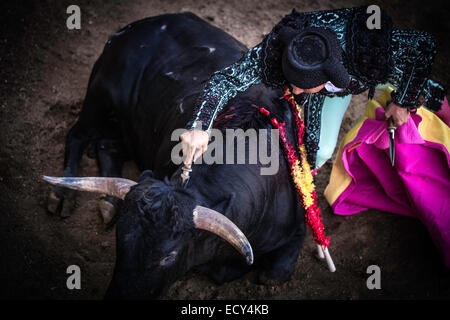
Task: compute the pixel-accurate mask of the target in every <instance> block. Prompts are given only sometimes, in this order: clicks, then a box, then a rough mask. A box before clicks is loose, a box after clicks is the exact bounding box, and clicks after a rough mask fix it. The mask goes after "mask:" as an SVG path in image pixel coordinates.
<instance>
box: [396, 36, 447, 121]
mask: <svg viewBox="0 0 450 320" xmlns="http://www.w3.org/2000/svg"><path fill="white" fill-rule="evenodd" d="M391 50H392V59H393V65H394V68H393V70H392V73H391V76H390V79H389V82H390V83H391V84H392V85H394V86H395V87H396V90H395V91H394V92H393V93H392V95H391V97H392V101H393V102H394V103H396V104H398V105H400V106H402V107H405V108H408V109H410V110H411V111H413V112H414V110H415V109H416V108H417V107H419V106H421V105H424V106H426V107H427V108H428V109H430V110H432V111H437V110H439V109H440V108H441V101H442V99H443V98H444V95H445V94H446V92H445V89H444V88H443V87H442V86H441V85H440V84H438V83H437V82H434V81H431V80H430V79H429V75H430V73H431V66H432V64H433V59H434V56H435V54H436V44H435V40H434V38H433V37H432V36H431V35H430V34H428V33H427V32H424V31H412V30H393V31H392V42H391Z"/></svg>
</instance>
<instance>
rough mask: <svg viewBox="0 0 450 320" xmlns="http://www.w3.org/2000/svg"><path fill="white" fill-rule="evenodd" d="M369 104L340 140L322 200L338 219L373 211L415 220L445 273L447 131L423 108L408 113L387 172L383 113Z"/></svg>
mask: <svg viewBox="0 0 450 320" xmlns="http://www.w3.org/2000/svg"><path fill="white" fill-rule="evenodd" d="M383 102H384V101H383ZM373 103H374V104H375V105H372V106H369V104H368V109H369V108H372V118H370V117H363V118H362V119H361V120H360V123H359V125H357V126H356V127H355V128H354V129H353V131H354V132H349V134H350V136H351V137H350V139H351V138H353V137H354V139H351V141H349V142H348V140H349V138H348V137H347V141H345V140H344V143H343V146H341V148H340V153H339V155H338V158H337V160H336V163H335V164H334V166H333V171H335V172H332V175H331V177H330V184H329V185H328V186H327V190H326V191H325V196H326V198H327V200H328V201H329V202H330V204H331V205H332V208H333V210H334V212H335V213H336V214H340V215H349V214H354V213H357V212H361V211H364V210H368V209H377V210H380V211H385V212H391V213H396V214H401V215H405V216H409V217H415V218H418V219H420V220H421V221H422V222H423V224H424V225H425V226H426V228H427V229H428V232H429V234H430V236H431V238H432V239H433V241H434V243H435V245H436V246H437V248H438V250H439V252H440V253H441V255H442V256H443V258H444V262H445V264H446V266H447V267H448V268H450V169H449V168H450V155H449V152H448V140H449V139H450V137H449V136H450V131H449V128H448V127H447V126H446V125H445V123H443V122H442V121H441V120H440V119H439V118H438V117H436V116H435V115H434V114H432V113H431V112H429V111H427V110H421V109H423V108H421V109H420V110H421V111H420V113H419V112H418V113H417V114H412V115H411V117H410V119H409V120H408V122H407V123H406V124H405V125H403V126H401V127H399V128H398V129H397V130H396V133H395V166H394V167H392V166H391V163H390V157H389V136H388V133H387V130H386V121H385V120H384V109H383V108H382V106H381V104H380V103H379V101H375V102H373ZM377 103H378V105H376V104H377ZM369 114H370V112H366V115H369ZM423 121H428V123H427V124H425V123H422V122H423ZM430 122H434V123H430ZM439 122H440V123H439ZM424 130H427V133H426V134H425V133H424V132H425V131H424ZM429 131H433V132H429ZM355 134H356V136H355ZM424 136H426V138H425V137H424ZM343 170H345V172H343ZM338 171H341V172H338ZM333 179H334V181H332V180H333Z"/></svg>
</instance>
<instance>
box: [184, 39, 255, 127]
mask: <svg viewBox="0 0 450 320" xmlns="http://www.w3.org/2000/svg"><path fill="white" fill-rule="evenodd" d="M260 51H261V46H260V45H258V46H255V47H254V48H252V49H250V50H249V51H247V53H246V54H245V55H244V56H243V57H242V58H241V59H240V60H239V61H238V62H236V63H234V64H232V65H231V66H229V67H226V68H224V69H222V70H219V71H216V72H215V73H214V74H213V75H212V76H211V78H210V79H209V81H208V82H207V84H206V87H205V89H204V91H203V93H202V94H201V96H200V98H199V101H198V104H197V107H196V109H195V110H194V117H193V119H192V120H191V121H189V122H188V124H187V126H186V128H187V129H202V130H206V131H208V132H209V131H210V130H211V128H212V125H213V122H214V119H215V118H216V117H217V114H218V113H219V112H220V110H222V108H223V107H224V106H225V105H226V104H227V103H228V101H229V100H230V99H232V98H234V97H235V96H236V94H237V93H238V92H242V91H245V90H247V89H248V88H249V87H250V86H252V85H254V84H257V83H260V82H261V76H260V74H261V72H260V66H259V57H260Z"/></svg>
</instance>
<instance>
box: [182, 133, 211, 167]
mask: <svg viewBox="0 0 450 320" xmlns="http://www.w3.org/2000/svg"><path fill="white" fill-rule="evenodd" d="M180 139H181V149H182V151H183V156H186V158H185V159H184V165H185V166H186V167H188V168H189V167H190V166H191V164H192V162H195V160H197V159H198V158H199V157H200V156H201V154H202V153H203V152H205V151H206V150H207V149H208V141H209V134H208V133H207V132H206V131H203V130H197V129H194V130H189V131H186V132H185V133H183V134H182V135H181V136H180Z"/></svg>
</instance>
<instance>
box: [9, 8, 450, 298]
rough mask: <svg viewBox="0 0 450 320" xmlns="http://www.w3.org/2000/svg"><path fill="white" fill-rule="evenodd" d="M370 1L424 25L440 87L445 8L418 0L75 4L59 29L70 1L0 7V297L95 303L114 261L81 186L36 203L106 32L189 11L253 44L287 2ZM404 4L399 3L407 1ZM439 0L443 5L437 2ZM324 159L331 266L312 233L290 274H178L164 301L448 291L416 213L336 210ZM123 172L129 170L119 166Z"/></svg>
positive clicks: (354, 114)
mask: <svg viewBox="0 0 450 320" xmlns="http://www.w3.org/2000/svg"><path fill="white" fill-rule="evenodd" d="M364 3H370V4H379V5H381V6H382V7H383V8H384V9H386V10H387V11H388V13H389V14H390V15H391V16H392V17H393V20H394V22H395V25H396V27H399V28H416V29H422V30H427V31H430V32H432V33H434V34H435V35H436V37H437V39H438V42H439V44H440V51H439V54H438V56H437V58H436V63H435V66H434V71H433V74H434V77H435V78H436V80H440V81H442V82H443V83H444V84H445V85H446V86H447V87H449V84H450V83H449V78H448V76H447V75H448V74H449V71H450V70H449V69H450V64H449V63H448V60H446V59H447V57H448V56H449V54H450V49H449V45H448V43H445V42H444V41H447V40H448V35H447V34H448V32H449V31H450V26H449V24H450V22H449V21H450V20H448V19H447V17H448V15H449V13H450V12H449V11H448V10H447V11H446V10H444V8H443V5H441V4H440V3H438V2H436V3H434V2H430V1H427V6H426V7H422V6H421V5H420V3H421V1H408V2H400V1H389V2H386V1H385V2H383V1H371V2H363V1H344V0H332V1H329V0H317V1H315V0H305V1H301V0H298V1H291V0H285V1H275V0H258V1H246V0H228V1H209V0H208V1H196V0H184V1H179V0H177V1H157V0H150V1H144V0H141V1H140V0H132V1H126V2H125V1H88V0H78V1H76V4H78V5H79V6H80V8H81V12H82V27H81V30H72V31H69V30H68V29H67V28H66V24H65V21H66V18H67V16H68V15H67V14H66V8H67V6H68V5H70V4H73V3H72V2H70V3H69V1H56V0H54V1H52V0H47V1H41V2H31V1H30V2H27V1H14V2H10V3H9V4H7V3H4V2H2V4H0V12H1V13H0V14H1V17H0V30H1V31H0V59H1V60H0V66H1V68H0V75H1V77H0V82H1V83H0V89H1V91H0V128H1V135H0V194H1V201H0V298H29V299H47V298H52V299H100V298H102V296H103V294H104V292H105V290H106V288H107V285H108V283H109V279H110V277H111V274H112V270H113V266H114V260H115V235H114V229H111V230H107V229H106V228H105V226H104V225H103V223H102V220H101V218H100V216H99V214H98V209H97V199H98V196H96V195H93V194H87V193H82V194H80V195H79V197H78V207H77V209H76V210H75V212H74V213H73V215H72V216H70V217H69V218H66V219H62V218H59V217H55V216H51V215H49V214H48V213H47V211H46V198H47V195H48V192H49V190H50V187H49V186H48V185H46V184H45V183H43V182H41V181H40V179H39V178H40V176H41V175H42V174H46V175H60V174H61V172H62V165H63V155H64V139H65V135H66V134H67V132H68V130H69V128H70V127H71V126H72V125H73V124H74V123H75V121H76V119H77V114H78V112H79V110H80V108H81V104H82V101H83V98H84V94H85V90H86V86H87V82H88V77H89V74H90V70H91V68H92V66H93V64H94V62H95V60H96V59H97V57H98V56H99V55H100V53H101V51H102V49H103V46H104V44H105V42H106V41H107V40H108V37H109V36H110V35H111V34H113V33H114V32H116V31H117V30H118V29H119V28H121V27H123V26H125V25H126V24H128V23H130V22H133V21H135V20H138V19H141V18H144V17H148V16H153V15H158V14H162V13H174V12H182V11H192V12H194V13H195V14H197V15H199V16H200V17H202V18H204V19H206V20H208V21H209V22H211V23H212V24H214V25H216V26H218V27H220V28H222V29H224V30H225V31H227V32H229V33H230V34H232V35H233V36H235V37H236V38H237V39H238V40H240V41H242V42H243V43H245V44H246V45H247V46H248V47H252V46H254V45H256V44H257V43H259V42H260V41H261V39H262V38H263V36H264V35H265V34H266V33H268V32H269V31H270V29H271V28H272V26H273V25H274V24H275V23H276V22H278V21H279V20H280V19H281V18H282V17H283V16H284V15H285V14H287V13H289V12H290V11H291V9H292V8H294V7H295V8H296V9H297V10H304V11H311V10H319V9H332V8H342V7H350V6H354V5H361V4H364ZM406 3H408V5H406ZM444 3H445V1H443V2H442V4H444ZM366 99H367V95H366V93H364V94H362V95H360V96H358V97H353V99H352V103H351V106H350V107H349V109H348V111H347V113H346V116H345V119H344V121H343V125H342V129H341V133H340V139H341V138H342V137H343V135H344V134H345V133H346V132H347V131H348V130H349V129H350V128H351V126H352V125H353V124H354V123H355V121H356V120H357V119H358V117H359V116H360V115H361V114H362V112H363V109H364V105H365V102H366ZM331 165H332V164H331V161H329V162H328V163H327V164H326V165H325V166H324V167H323V168H322V169H321V171H320V172H319V174H318V175H317V176H316V185H317V191H318V194H319V195H320V197H319V205H320V208H321V210H322V215H323V219H324V224H325V227H326V232H327V234H329V235H330V236H331V239H332V247H331V253H332V255H333V258H334V261H335V264H336V267H337V271H336V273H330V272H329V271H328V270H327V268H326V265H325V264H324V263H322V262H319V261H318V260H317V259H316V258H315V256H314V253H315V245H314V243H313V240H312V236H311V233H310V232H308V235H307V237H306V240H305V244H304V248H303V250H302V253H301V255H300V257H299V259H298V263H297V266H296V269H295V273H294V275H293V278H292V279H291V280H290V281H288V282H286V283H285V284H283V285H261V284H258V283H257V282H256V278H257V274H256V272H252V273H249V274H248V275H246V276H245V277H243V278H241V279H239V280H236V281H233V282H231V283H227V284H225V285H221V286H218V285H215V284H213V283H212V282H211V281H209V280H208V279H207V278H204V277H201V276H191V277H186V278H184V279H182V280H180V281H178V282H177V283H175V285H174V286H172V288H171V289H170V290H169V292H168V293H167V295H166V296H164V297H163V298H164V299H430V298H431V299H435V298H439V299H442V298H445V299H449V298H450V272H449V271H448V270H447V269H445V268H444V266H443V263H442V261H441V259H440V257H439V256H438V254H437V251H436V250H435V248H434V245H433V243H432V242H431V240H430V237H429V235H428V233H427V230H426V229H425V227H424V226H423V225H422V224H421V223H420V221H418V220H414V219H410V218H405V217H401V216H397V215H393V214H389V213H384V212H378V211H367V212H363V213H360V214H356V215H353V216H337V215H334V214H333V212H332V210H331V208H330V207H329V205H328V204H327V202H326V201H325V199H324V197H323V195H322V194H323V190H324V188H325V186H326V184H327V183H328V177H329V174H330V172H331ZM124 171H125V172H124V175H125V176H127V177H131V178H133V177H134V178H135V177H136V175H137V174H138V172H137V171H136V169H135V168H134V166H133V164H132V163H128V164H127V166H126V168H125V170H124ZM80 175H81V176H96V175H98V170H97V166H96V163H95V161H94V160H92V159H89V158H87V157H86V156H85V157H83V159H82V161H81V167H80ZM69 265H78V266H80V268H81V271H82V289H81V290H72V291H71V290H68V289H67V288H66V279H67V276H68V275H67V274H66V269H67V267H68V266H69ZM370 265H378V266H379V267H380V268H381V290H368V288H367V286H366V280H367V278H368V276H369V274H367V273H366V270H367V267H368V266H370Z"/></svg>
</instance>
